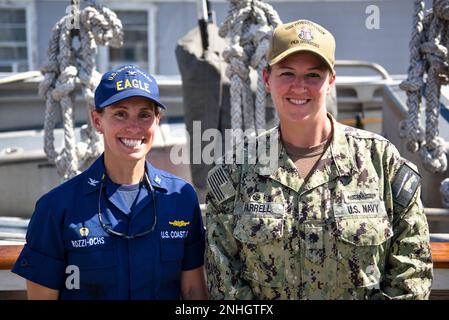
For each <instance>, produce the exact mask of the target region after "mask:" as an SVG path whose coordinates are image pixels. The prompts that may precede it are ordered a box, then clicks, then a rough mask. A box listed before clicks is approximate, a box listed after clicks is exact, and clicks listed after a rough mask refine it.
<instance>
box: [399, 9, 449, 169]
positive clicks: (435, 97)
mask: <svg viewBox="0 0 449 320" xmlns="http://www.w3.org/2000/svg"><path fill="white" fill-rule="evenodd" d="M424 6H425V3H424V1H423V0H415V6H414V8H415V10H414V20H413V31H412V38H411V40H410V43H409V49H410V67H409V71H408V77H407V80H405V81H403V82H402V83H401V84H400V88H401V89H402V90H404V91H406V93H407V107H408V117H407V119H406V120H404V121H402V122H401V123H400V131H399V132H400V136H401V138H405V139H406V141H407V142H406V143H407V148H408V150H409V151H410V152H417V151H420V155H421V159H422V161H423V165H424V168H426V169H427V170H429V171H430V172H444V171H446V169H447V157H446V150H445V142H444V140H443V139H442V138H441V137H439V130H438V118H439V114H440V89H441V86H442V85H446V84H448V83H449V68H448V45H449V32H448V31H449V1H448V0H434V2H433V10H429V11H428V12H426V13H425V12H424ZM423 97H424V98H425V100H426V108H425V113H426V122H425V125H426V127H425V129H423V127H422V126H421V119H420V116H421V112H422V98H423Z"/></svg>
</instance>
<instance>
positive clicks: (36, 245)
mask: <svg viewBox="0 0 449 320" xmlns="http://www.w3.org/2000/svg"><path fill="white" fill-rule="evenodd" d="M117 77H118V79H119V76H117ZM116 80H117V79H116ZM117 81H118V80H117ZM139 86H141V87H143V88H145V84H143V85H142V84H141V83H139ZM148 88H149V89H151V86H149V87H148ZM131 89H132V88H131ZM154 94H155V93H154V91H153V92H152V95H153V96H154ZM157 100H158V99H157ZM204 237H205V235H204V227H203V223H202V219H201V211H200V207H199V203H198V200H197V196H196V193H195V190H194V189H193V187H192V186H191V185H190V184H188V183H187V182H185V181H183V180H182V179H180V178H178V177H176V176H174V175H172V174H170V173H167V172H165V171H162V170H159V169H157V168H155V167H153V166H152V165H151V164H150V163H149V162H148V161H146V163H145V177H144V179H143V181H142V182H141V188H140V190H139V192H138V195H137V197H136V200H135V201H134V203H133V206H132V207H131V208H129V207H128V206H127V205H126V201H125V202H124V201H123V197H121V196H120V192H119V189H118V188H117V185H116V184H115V183H114V182H112V180H110V178H109V177H108V176H107V173H106V169H105V165H104V156H103V155H102V156H100V157H99V158H98V159H97V160H96V161H95V162H94V163H93V164H92V166H91V167H90V168H88V169H87V170H86V171H84V172H83V173H81V174H79V175H78V176H76V177H74V178H72V179H71V180H69V181H67V182H65V183H63V184H61V185H60V186H58V187H56V188H55V189H53V190H51V191H50V192H48V193H47V194H45V195H44V196H42V198H40V199H39V200H38V202H37V203H36V208H35V212H34V214H33V216H32V218H31V220H30V223H29V226H28V231H27V237H26V244H25V246H24V249H23V251H22V252H21V254H20V256H19V258H18V260H17V262H16V264H15V266H14V268H13V270H12V271H13V272H14V273H17V274H18V275H20V276H22V277H24V278H26V279H28V280H30V281H32V282H35V283H37V284H40V285H42V286H45V287H48V288H51V289H55V290H59V299H179V298H180V296H181V292H180V290H181V288H180V278H181V272H182V271H183V270H191V269H195V268H198V267H201V266H202V265H203V263H204V245H205V244H204V243H205V239H204ZM73 266H75V268H78V271H79V288H76V287H75V288H74V287H73V285H72V286H71V285H70V283H67V282H70V278H69V277H70V276H71V275H72V274H73V268H72V267H73Z"/></svg>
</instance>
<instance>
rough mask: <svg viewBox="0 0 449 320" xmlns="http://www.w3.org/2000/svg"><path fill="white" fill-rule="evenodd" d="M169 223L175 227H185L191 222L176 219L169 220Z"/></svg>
mask: <svg viewBox="0 0 449 320" xmlns="http://www.w3.org/2000/svg"><path fill="white" fill-rule="evenodd" d="M168 223H169V224H171V225H172V226H174V227H185V226H188V225H189V224H190V221H184V220H174V221H169V222H168Z"/></svg>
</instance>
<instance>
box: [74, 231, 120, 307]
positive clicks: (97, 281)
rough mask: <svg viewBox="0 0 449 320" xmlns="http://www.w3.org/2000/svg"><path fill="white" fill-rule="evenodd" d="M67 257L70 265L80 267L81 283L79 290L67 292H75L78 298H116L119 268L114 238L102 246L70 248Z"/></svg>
mask: <svg viewBox="0 0 449 320" xmlns="http://www.w3.org/2000/svg"><path fill="white" fill-rule="evenodd" d="M67 258H68V264H69V265H73V266H76V267H78V269H79V283H80V288H79V290H68V293H67V294H69V295H70V294H74V295H76V298H77V299H114V298H116V297H117V289H118V288H117V278H118V270H117V251H116V246H115V241H114V239H107V241H105V244H104V245H103V246H102V247H101V248H100V247H93V248H92V247H91V248H76V249H72V250H69V251H68V257H67ZM68 277H70V274H68ZM69 282H70V281H69Z"/></svg>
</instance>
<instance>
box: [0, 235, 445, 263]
mask: <svg viewBox="0 0 449 320" xmlns="http://www.w3.org/2000/svg"><path fill="white" fill-rule="evenodd" d="M431 247H432V258H433V266H434V268H438V269H449V242H432V243H431ZM22 248H23V245H4V246H0V270H10V269H11V268H12V267H13V265H14V263H15V261H16V260H17V257H18V256H19V254H20V251H22Z"/></svg>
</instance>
